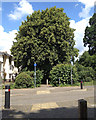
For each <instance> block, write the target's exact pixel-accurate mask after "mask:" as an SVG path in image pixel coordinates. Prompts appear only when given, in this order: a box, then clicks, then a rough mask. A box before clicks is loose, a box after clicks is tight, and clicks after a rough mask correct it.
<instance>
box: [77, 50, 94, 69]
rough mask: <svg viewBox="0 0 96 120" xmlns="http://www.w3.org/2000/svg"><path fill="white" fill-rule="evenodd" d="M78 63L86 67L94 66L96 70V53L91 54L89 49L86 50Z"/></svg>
mask: <svg viewBox="0 0 96 120" xmlns="http://www.w3.org/2000/svg"><path fill="white" fill-rule="evenodd" d="M78 63H79V64H81V65H83V66H85V67H92V68H93V69H94V70H95V71H96V54H94V55H90V54H89V52H88V51H85V52H84V53H83V54H82V55H81V57H80V58H79V61H78Z"/></svg>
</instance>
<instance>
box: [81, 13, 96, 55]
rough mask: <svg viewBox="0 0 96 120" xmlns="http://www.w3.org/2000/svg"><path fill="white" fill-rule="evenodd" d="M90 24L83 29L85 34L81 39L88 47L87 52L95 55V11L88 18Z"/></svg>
mask: <svg viewBox="0 0 96 120" xmlns="http://www.w3.org/2000/svg"><path fill="white" fill-rule="evenodd" d="M89 24H90V26H89V27H88V26H87V27H86V29H85V36H84V39H83V42H84V46H87V45H88V47H89V54H90V55H94V54H95V55H96V13H94V15H93V16H92V18H90V20H89Z"/></svg>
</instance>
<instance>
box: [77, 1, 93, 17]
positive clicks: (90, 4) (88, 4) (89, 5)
mask: <svg viewBox="0 0 96 120" xmlns="http://www.w3.org/2000/svg"><path fill="white" fill-rule="evenodd" d="M78 2H81V3H83V4H84V5H85V7H84V8H82V11H81V12H80V13H79V17H81V18H86V17H90V14H89V12H90V10H91V8H92V7H94V3H95V0H78Z"/></svg>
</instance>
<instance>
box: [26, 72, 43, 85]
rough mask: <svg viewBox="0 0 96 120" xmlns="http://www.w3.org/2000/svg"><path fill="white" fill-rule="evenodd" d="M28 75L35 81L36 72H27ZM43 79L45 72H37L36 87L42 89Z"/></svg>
mask: <svg viewBox="0 0 96 120" xmlns="http://www.w3.org/2000/svg"><path fill="white" fill-rule="evenodd" d="M26 73H27V74H28V75H30V76H31V77H32V79H33V80H34V71H27V72H26ZM42 79H43V72H42V71H40V70H37V71H36V87H40V85H41V81H42Z"/></svg>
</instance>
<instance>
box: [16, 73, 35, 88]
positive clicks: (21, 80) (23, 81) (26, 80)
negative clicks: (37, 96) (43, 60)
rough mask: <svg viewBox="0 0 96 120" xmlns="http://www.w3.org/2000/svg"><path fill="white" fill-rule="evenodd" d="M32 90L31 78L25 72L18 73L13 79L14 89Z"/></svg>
mask: <svg viewBox="0 0 96 120" xmlns="http://www.w3.org/2000/svg"><path fill="white" fill-rule="evenodd" d="M29 87H31V88H33V87H34V82H33V78H32V77H31V76H30V75H28V74H27V73H26V72H22V73H20V74H19V75H18V76H17V77H16V79H15V88H29Z"/></svg>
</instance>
